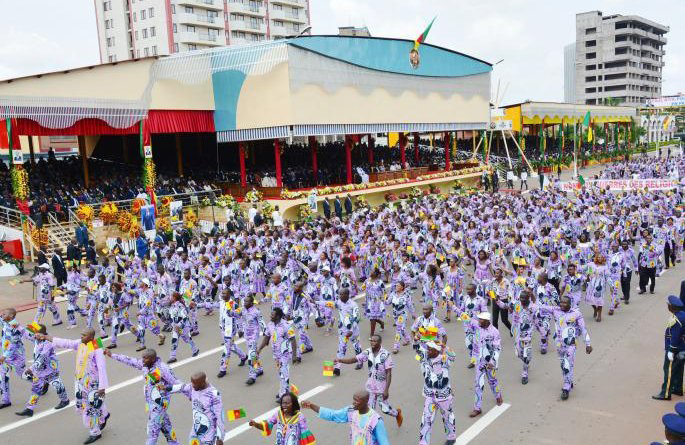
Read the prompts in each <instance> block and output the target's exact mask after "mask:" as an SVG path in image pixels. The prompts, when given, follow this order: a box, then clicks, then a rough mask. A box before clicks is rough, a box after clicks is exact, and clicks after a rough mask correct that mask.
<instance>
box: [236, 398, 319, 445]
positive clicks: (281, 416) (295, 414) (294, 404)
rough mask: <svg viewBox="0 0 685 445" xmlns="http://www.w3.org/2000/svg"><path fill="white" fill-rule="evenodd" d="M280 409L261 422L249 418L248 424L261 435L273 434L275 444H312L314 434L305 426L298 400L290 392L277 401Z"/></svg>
mask: <svg viewBox="0 0 685 445" xmlns="http://www.w3.org/2000/svg"><path fill="white" fill-rule="evenodd" d="M279 405H280V409H279V410H278V411H277V412H276V413H274V414H273V415H271V416H270V417H269V418H268V419H266V420H262V421H261V422H258V421H255V420H254V419H253V420H250V423H249V425H250V426H251V427H253V428H256V429H258V430H259V431H261V432H262V435H263V436H270V435H271V434H273V435H274V436H275V437H276V445H297V444H309V443H311V444H314V443H316V442H314V440H315V439H314V436H313V435H312V433H311V432H310V431H309V428H308V427H307V419H306V418H305V417H304V414H302V412H301V411H300V402H299V401H298V399H297V396H296V395H295V394H293V393H292V392H287V393H285V394H284V395H283V397H281V400H280V401H279Z"/></svg>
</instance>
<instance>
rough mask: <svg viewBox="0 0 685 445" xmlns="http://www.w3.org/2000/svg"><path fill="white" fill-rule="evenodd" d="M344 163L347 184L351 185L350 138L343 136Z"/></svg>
mask: <svg viewBox="0 0 685 445" xmlns="http://www.w3.org/2000/svg"><path fill="white" fill-rule="evenodd" d="M345 163H346V164H347V183H348V184H352V138H350V137H349V136H348V135H345Z"/></svg>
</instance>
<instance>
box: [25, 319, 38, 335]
mask: <svg viewBox="0 0 685 445" xmlns="http://www.w3.org/2000/svg"><path fill="white" fill-rule="evenodd" d="M26 329H28V330H29V331H31V332H33V333H34V334H35V333H37V332H40V325H39V324H38V323H36V322H35V321H32V322H31V323H29V324H27V325H26Z"/></svg>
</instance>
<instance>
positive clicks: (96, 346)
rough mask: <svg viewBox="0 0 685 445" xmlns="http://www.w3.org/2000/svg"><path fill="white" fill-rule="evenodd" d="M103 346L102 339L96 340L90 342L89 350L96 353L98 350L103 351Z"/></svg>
mask: <svg viewBox="0 0 685 445" xmlns="http://www.w3.org/2000/svg"><path fill="white" fill-rule="evenodd" d="M102 348H103V344H102V339H101V338H100V337H98V338H95V339H93V340H91V341H89V342H88V349H90V350H91V351H95V350H96V349H102Z"/></svg>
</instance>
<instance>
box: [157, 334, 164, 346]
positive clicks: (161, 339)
mask: <svg viewBox="0 0 685 445" xmlns="http://www.w3.org/2000/svg"><path fill="white" fill-rule="evenodd" d="M165 341H166V335H164V334H160V336H159V343H157V346H163V345H164V342H165Z"/></svg>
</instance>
